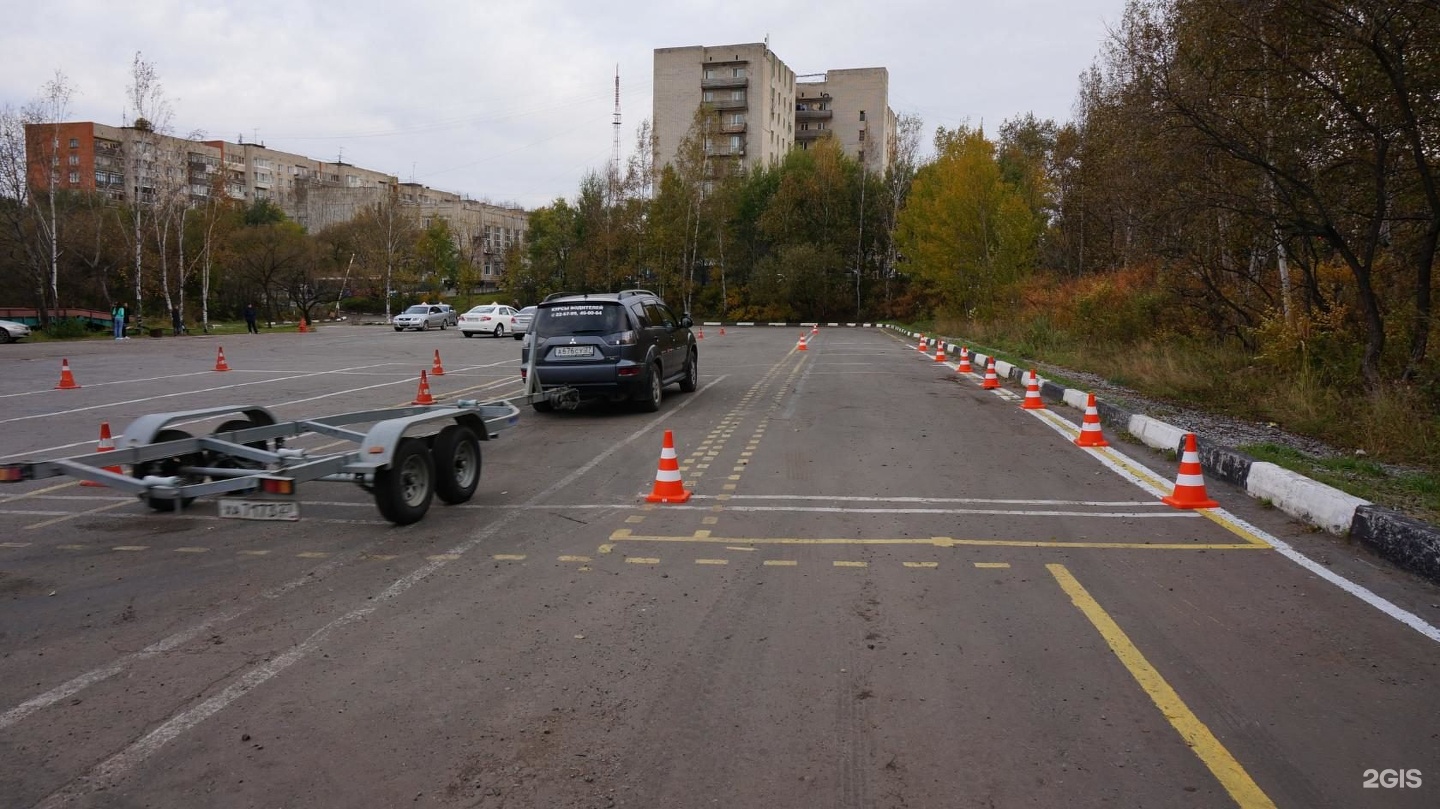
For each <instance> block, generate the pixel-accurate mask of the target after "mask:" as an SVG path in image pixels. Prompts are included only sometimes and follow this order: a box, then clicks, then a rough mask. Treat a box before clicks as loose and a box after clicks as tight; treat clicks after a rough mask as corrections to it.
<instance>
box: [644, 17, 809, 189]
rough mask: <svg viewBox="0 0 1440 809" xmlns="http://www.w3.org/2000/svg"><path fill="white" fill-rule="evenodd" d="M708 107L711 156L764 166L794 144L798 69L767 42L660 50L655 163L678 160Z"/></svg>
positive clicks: (706, 143) (705, 137) (704, 133)
mask: <svg viewBox="0 0 1440 809" xmlns="http://www.w3.org/2000/svg"><path fill="white" fill-rule="evenodd" d="M702 104H703V105H705V107H706V109H707V115H706V116H705V117H704V118H703V120H702V125H703V128H702V130H701V131H700V132H698V133H697V135H698V136H699V137H701V138H702V143H703V148H704V155H705V157H706V159H707V160H708V159H710V158H714V159H716V160H722V161H734V164H736V165H743V166H747V167H750V166H762V165H769V164H772V163H776V162H779V160H780V158H781V157H782V156H783V155H784V154H785V153H786V152H787V151H789V150H790V147H791V146H792V145H794V142H795V114H794V110H795V71H793V70H791V69H790V68H789V67H788V66H787V65H786V64H785V63H784V62H782V61H781V60H780V58H779V57H778V56H776V55H775V53H774V52H773V51H771V50H770V48H769V46H768V45H765V44H764V43H751V44H746V45H724V46H720V47H705V46H698V45H697V46H691V47H683V48H657V49H656V50H655V83H654V103H653V107H654V110H653V114H652V117H651V121H652V126H653V128H654V132H655V138H656V155H655V165H656V166H662V165H665V164H668V163H673V162H674V161H675V158H676V156H677V155H678V154H679V152H680V147H681V143H682V142H683V141H684V140H685V138H686V137H687V136H688V135H690V133H691V130H692V128H693V126H694V124H695V122H696V112H697V111H698V110H699V109H700V107H701V105H702Z"/></svg>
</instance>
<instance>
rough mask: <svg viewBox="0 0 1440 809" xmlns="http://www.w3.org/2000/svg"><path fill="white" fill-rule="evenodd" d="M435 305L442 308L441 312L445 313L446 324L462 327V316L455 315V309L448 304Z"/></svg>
mask: <svg viewBox="0 0 1440 809" xmlns="http://www.w3.org/2000/svg"><path fill="white" fill-rule="evenodd" d="M435 305H436V306H438V307H440V311H442V312H444V313H445V322H446V323H449V324H450V325H452V326H458V325H460V316H459V315H458V314H456V313H455V307H453V306H451V305H450V304H448V303H437V304H435Z"/></svg>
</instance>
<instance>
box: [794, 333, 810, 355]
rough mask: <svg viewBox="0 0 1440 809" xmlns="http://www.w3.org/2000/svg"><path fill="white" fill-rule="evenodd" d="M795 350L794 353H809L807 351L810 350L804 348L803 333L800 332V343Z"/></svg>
mask: <svg viewBox="0 0 1440 809" xmlns="http://www.w3.org/2000/svg"><path fill="white" fill-rule="evenodd" d="M795 350H796V351H809V350H810V349H809V348H807V347H806V346H805V332H803V331H802V332H800V343H799V344H798V345H796V346H795Z"/></svg>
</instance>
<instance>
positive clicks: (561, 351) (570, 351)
mask: <svg viewBox="0 0 1440 809" xmlns="http://www.w3.org/2000/svg"><path fill="white" fill-rule="evenodd" d="M594 355H595V346H556V348H555V356H557V357H593V356H594Z"/></svg>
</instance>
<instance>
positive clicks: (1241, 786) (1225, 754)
mask: <svg viewBox="0 0 1440 809" xmlns="http://www.w3.org/2000/svg"><path fill="white" fill-rule="evenodd" d="M1045 567H1046V569H1048V570H1049V571H1050V574H1051V575H1053V576H1054V577H1055V581H1056V582H1058V583H1059V585H1060V588H1061V589H1063V590H1064V591H1065V593H1066V594H1067V595H1069V596H1070V601H1071V602H1073V603H1074V604H1075V606H1076V607H1077V608H1078V609H1079V610H1080V612H1082V613H1084V615H1085V617H1086V618H1088V619H1089V620H1090V623H1091V624H1092V625H1094V627H1095V630H1096V631H1097V632H1099V633H1100V636H1101V637H1102V638H1104V639H1105V643H1106V644H1107V645H1108V646H1109V647H1110V651H1112V652H1114V653H1115V657H1116V658H1118V659H1119V660H1120V662H1121V664H1123V665H1124V666H1125V668H1126V669H1127V670H1128V671H1129V672H1130V676H1131V677H1134V678H1135V682H1136V683H1138V684H1139V685H1140V688H1141V689H1143V690H1144V691H1145V693H1146V695H1148V696H1149V697H1150V700H1151V701H1152V702H1154V703H1155V707H1157V708H1159V709H1160V713H1161V714H1163V715H1164V717H1165V718H1166V719H1167V720H1168V721H1169V722H1170V725H1171V726H1172V727H1174V728H1175V730H1176V731H1177V732H1178V733H1179V734H1180V737H1181V738H1182V739H1184V740H1185V743H1186V744H1187V745H1189V746H1190V749H1191V750H1193V751H1195V755H1196V756H1199V757H1200V760H1201V761H1202V762H1204V764H1205V766H1206V767H1208V768H1209V769H1210V772H1211V774H1213V775H1214V776H1215V779H1216V780H1218V781H1219V782H1220V784H1221V785H1222V786H1224V787H1225V791H1226V792H1229V793H1230V797H1231V798H1232V799H1234V801H1235V803H1237V804H1239V805H1240V807H1241V809H1260V808H1261V807H1270V809H1273V808H1274V806H1275V804H1274V803H1273V802H1271V800H1270V798H1269V797H1268V796H1267V795H1266V794H1265V793H1264V791H1262V790H1261V789H1260V785H1259V784H1256V783H1255V781H1254V780H1253V779H1251V778H1250V774H1249V773H1247V772H1245V768H1244V767H1242V766H1240V762H1239V761H1236V760H1235V757H1234V756H1232V755H1230V751H1229V750H1226V749H1225V745H1223V744H1221V743H1220V740H1219V739H1217V738H1215V735H1214V734H1213V733H1211V732H1210V729H1209V728H1208V727H1206V726H1205V723H1204V722H1201V721H1200V718H1199V717H1197V716H1196V715H1195V714H1194V712H1192V711H1191V710H1190V708H1189V706H1187V705H1186V704H1185V702H1184V701H1183V700H1181V699H1180V695H1179V694H1177V693H1175V689H1173V688H1171V687H1170V684H1169V683H1167V682H1166V681H1165V678H1164V677H1162V676H1161V675H1160V672H1159V671H1157V670H1156V669H1155V667H1154V666H1152V665H1151V664H1150V661H1148V660H1146V659H1145V655H1143V654H1141V652H1140V650H1139V648H1137V647H1136V646H1135V644H1134V643H1132V642H1131V641H1130V638H1129V637H1128V636H1127V635H1126V634H1125V631H1124V630H1122V629H1121V628H1120V625H1119V624H1117V623H1115V621H1114V620H1113V619H1112V618H1111V617H1110V615H1109V614H1108V613H1106V612H1105V609H1104V608H1103V607H1101V606H1100V604H1099V602H1097V601H1096V600H1095V599H1094V598H1093V597H1092V596H1091V595H1090V593H1089V592H1088V591H1087V590H1086V589H1085V588H1084V587H1082V586H1081V585H1080V582H1079V581H1077V580H1076V579H1075V577H1074V576H1073V575H1071V573H1070V571H1069V570H1067V569H1066V567H1065V566H1064V565H1058V564H1049V565H1046V566H1045Z"/></svg>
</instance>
